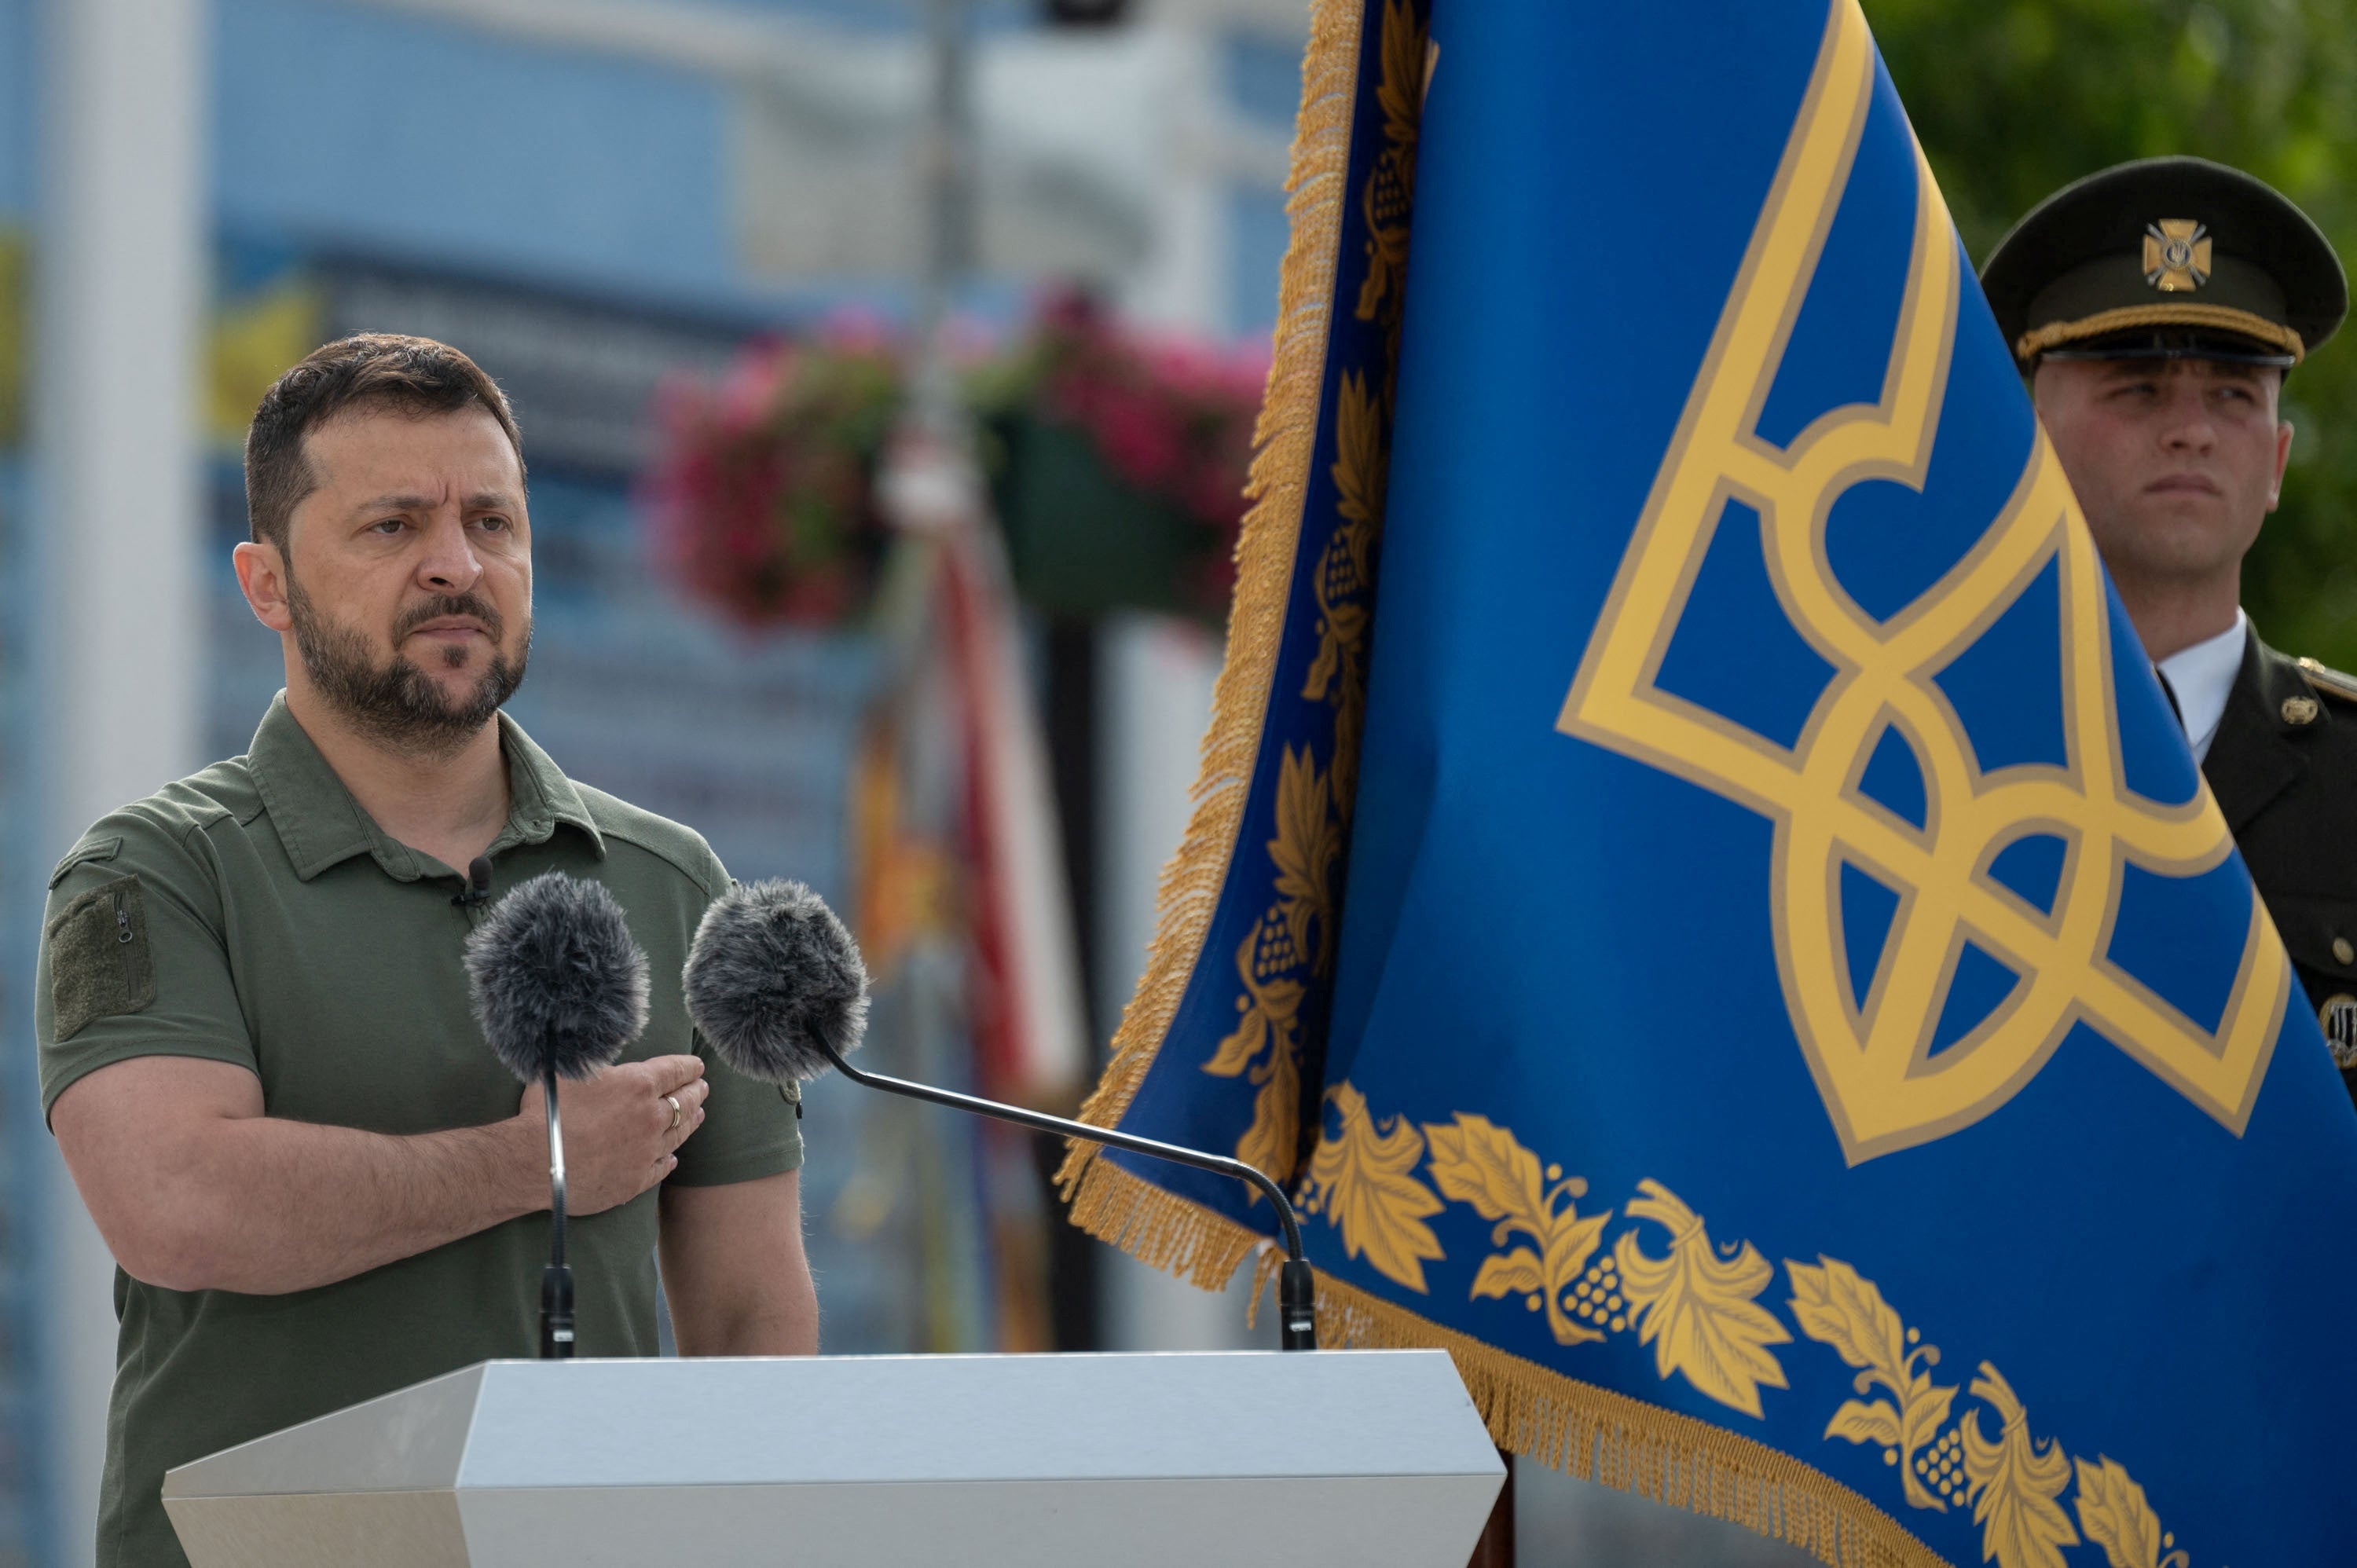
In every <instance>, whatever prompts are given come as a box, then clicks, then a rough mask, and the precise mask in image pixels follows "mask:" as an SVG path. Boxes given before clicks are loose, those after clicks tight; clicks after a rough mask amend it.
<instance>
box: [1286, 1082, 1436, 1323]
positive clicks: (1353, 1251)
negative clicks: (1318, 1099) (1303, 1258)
mask: <svg viewBox="0 0 2357 1568" xmlns="http://www.w3.org/2000/svg"><path fill="white" fill-rule="evenodd" d="M1326 1098H1327V1100H1328V1101H1330V1102H1331V1103H1332V1104H1333V1106H1334V1109H1335V1110H1336V1112H1338V1113H1339V1114H1340V1123H1341V1133H1340V1136H1338V1137H1332V1138H1327V1139H1323V1140H1321V1141H1320V1142H1319V1144H1318V1152H1317V1153H1316V1154H1315V1155H1311V1156H1310V1160H1309V1188H1308V1192H1307V1194H1305V1195H1304V1197H1303V1201H1302V1207H1303V1208H1306V1209H1308V1211H1309V1212H1310V1213H1312V1214H1321V1213H1322V1214H1324V1215H1325V1216H1326V1219H1327V1221H1328V1222H1329V1224H1331V1225H1333V1226H1334V1227H1335V1228H1336V1229H1337V1230H1340V1231H1341V1232H1342V1251H1344V1252H1345V1253H1346V1254H1348V1255H1349V1256H1351V1257H1353V1258H1355V1257H1358V1256H1360V1255H1361V1253H1363V1254H1364V1255H1365V1257H1366V1260H1367V1262H1368V1263H1369V1265H1370V1266H1372V1268H1374V1269H1375V1270H1377V1271H1378V1272H1379V1273H1382V1274H1383V1276H1384V1277H1386V1278H1388V1279H1392V1280H1396V1281H1398V1282H1399V1283H1401V1284H1404V1285H1405V1286H1406V1287H1407V1288H1408V1289H1410V1290H1412V1291H1418V1292H1421V1291H1422V1290H1423V1289H1424V1288H1425V1284H1424V1261H1425V1260H1426V1259H1428V1258H1438V1257H1439V1256H1440V1255H1441V1251H1440V1240H1439V1238H1437V1237H1436V1236H1435V1235H1433V1233H1432V1227H1431V1226H1429V1225H1426V1223H1425V1222H1424V1217H1425V1216H1426V1215H1428V1214H1437V1213H1439V1212H1440V1210H1441V1207H1442V1206H1441V1202H1440V1199H1438V1198H1437V1197H1434V1196H1433V1195H1432V1191H1431V1189H1430V1188H1429V1187H1426V1186H1425V1185H1424V1184H1423V1183H1422V1182H1420V1181H1418V1180H1416V1179H1415V1166H1416V1162H1417V1161H1418V1160H1421V1159H1422V1158H1424V1139H1423V1138H1422V1137H1420V1136H1418V1135H1417V1133H1416V1130H1415V1128H1414V1127H1413V1126H1411V1125H1409V1123H1408V1120H1407V1118H1406V1117H1405V1116H1394V1117H1392V1118H1390V1119H1389V1120H1388V1121H1387V1122H1385V1123H1384V1125H1383V1127H1382V1128H1380V1129H1379V1128H1377V1127H1376V1125H1375V1122H1374V1118H1373V1117H1372V1116H1370V1115H1369V1114H1368V1112H1367V1099H1366V1096H1364V1095H1362V1094H1361V1093H1360V1092H1359V1091H1358V1090H1355V1089H1353V1088H1351V1086H1350V1085H1349V1084H1348V1083H1338V1084H1336V1085H1335V1086H1334V1087H1333V1088H1332V1089H1329V1090H1327V1091H1326Z"/></svg>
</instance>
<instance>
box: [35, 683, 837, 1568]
mask: <svg viewBox="0 0 2357 1568" xmlns="http://www.w3.org/2000/svg"><path fill="white" fill-rule="evenodd" d="M500 736H501V740H502V742H503V744H504V746H505V749H506V754H507V763H508V781H509V785H510V789H511V798H512V804H511V808H510V811H509V815H508V822H507V826H506V828H505V829H504V830H503V831H502V832H500V836H499V838H498V839H497V840H496V841H495V842H494V843H492V845H491V848H490V860H491V865H492V866H493V885H492V892H493V895H494V897H496V896H497V894H498V892H499V891H500V888H502V887H506V886H514V885H516V884H517V883H520V882H522V881H523V880H524V879H525V878H527V877H530V876H534V875H539V874H540V873H542V872H544V871H563V872H567V873H569V874H571V875H575V876H581V877H591V878H595V879H596V880H597V881H599V882H602V883H604V884H605V885H606V886H607V887H608V889H609V890H610V891H611V892H612V893H613V894H614V896H615V897H616V898H617V899H619V901H620V903H621V906H622V908H623V909H624V910H625V911H626V912H627V913H628V915H629V918H630V930H631V934H632V935H633V936H635V937H636V938H637V939H638V941H639V944H640V946H641V947H643V948H644V949H645V950H646V953H647V958H648V961H649V962H648V969H649V972H650V978H651V981H652V988H653V989H652V998H651V1001H652V1005H651V1011H650V1014H649V1021H648V1024H647V1029H646V1033H645V1034H644V1035H642V1036H640V1038H639V1039H638V1040H637V1041H635V1042H634V1043H633V1044H632V1045H631V1047H630V1052H629V1056H630V1059H632V1060H637V1059H640V1058H647V1057H654V1056H663V1055H669V1054H673V1053H685V1052H689V1051H693V1052H694V1053H695V1054H696V1055H698V1056H701V1057H702V1058H704V1062H705V1075H706V1077H707V1078H708V1079H710V1081H711V1084H712V1096H711V1099H710V1101H708V1102H707V1104H706V1107H705V1109H706V1112H707V1118H706V1120H705V1123H704V1125H703V1126H702V1127H700V1128H699V1129H697V1131H696V1133H695V1134H694V1136H693V1137H691V1138H689V1139H688V1140H687V1142H686V1143H685V1144H682V1145H681V1147H680V1151H679V1167H678V1169H677V1170H676V1171H675V1172H674V1173H673V1175H672V1176H671V1177H670V1179H671V1180H672V1181H673V1182H677V1183H681V1184H683V1185H693V1186H717V1185H721V1184H724V1183H729V1182H739V1181H748V1180H751V1179H753V1178H755V1177H759V1176H773V1175H776V1174H778V1173H780V1172H783V1171H789V1170H792V1169H794V1168H795V1167H796V1166H797V1165H800V1164H801V1161H802V1138H801V1134H800V1132H799V1130H798V1128H797V1126H796V1121H797V1112H798V1110H799V1107H798V1106H796V1105H795V1104H793V1103H792V1102H791V1100H790V1098H789V1097H787V1096H784V1095H781V1094H780V1091H779V1090H775V1089H772V1088H768V1087H766V1086H763V1085H760V1084H757V1083H755V1082H753V1081H751V1080H750V1079H744V1078H740V1077H738V1076H737V1075H736V1074H735V1073H732V1072H731V1071H729V1069H727V1068H726V1066H724V1065H723V1064H722V1063H721V1062H719V1061H718V1060H717V1059H716V1058H715V1057H714V1056H713V1055H712V1054H711V1053H710V1052H709V1051H707V1050H705V1048H704V1045H703V1041H702V1040H701V1039H700V1038H699V1037H698V1036H696V1035H695V1034H694V1029H693V1027H692V1026H691V1025H690V1023H689V1021H688V1016H687V1012H686V1009H685V1006H684V1005H683V1002H682V1000H681V995H680V970H681V966H682V965H683V963H684V962H685V961H686V959H687V947H688V941H689V940H690V938H691V937H692V936H693V935H694V930H695V923H696V921H697V919H698V918H700V917H701V916H702V915H703V913H704V909H705V905H706V904H708V903H709V902H710V901H711V900H712V898H713V897H715V896H716V895H717V894H719V893H720V892H721V891H722V890H723V889H724V888H726V886H727V885H728V877H727V873H726V871H724V870H723V869H722V868H721V865H720V862H719V860H718V859H717V858H716V857H715V856H714V854H713V853H712V851H711V849H710V848H709V847H708V846H707V845H706V844H705V842H704V840H703V839H702V838H701V837H699V836H698V835H697V834H696V833H695V832H693V831H691V830H690V829H687V828H684V827H682V826H680V825H679V824H678V823H676V822H667V821H665V820H664V819H662V818H661V817H657V816H654V815H652V814H651V813H649V812H646V811H640V810H638V809H637V808H635V807H632V806H630V805H627V804H625V803H624V802H622V801H620V800H616V799H614V797H612V796H610V795H607V794H603V793H601V792H599V791H598V790H596V789H589V788H587V786H584V785H580V784H576V783H575V782H573V781H572V780H571V779H567V778H565V775H564V774H563V773H561V772H559V771H558V769H557V768H556V765H555V764H554V762H552V761H550V760H549V758H548V756H547V754H546V753H544V752H543V751H542V750H541V749H540V748H539V747H538V746H534V745H533V743H532V741H531V740H530V739H529V738H528V737H527V736H525V735H524V733H523V731H522V729H521V728H519V727H518V726H517V725H515V724H514V723H513V722H512V721H511V720H510V719H509V718H507V716H506V715H504V714H502V715H500ZM461 886H462V882H461V878H460V877H459V876H458V875H457V874H456V873H454V872H453V871H451V869H450V868H449V867H447V866H445V865H441V864H440V863H439V862H437V861H435V860H433V859H431V858H429V857H428V856H426V855H424V854H419V853H417V852H416V851H414V850H412V849H410V848H408V847H407V846H405V845H404V844H400V843H395V842H393V840H392V839H390V838H387V837H386V836H385V835H384V833H383V832H381V831H380V830H379V829H378V828H377V826H376V824H375V822H372V821H371V819H370V818H369V816H368V814H367V813H366V812H365V811H361V808H360V806H359V804H358V802H356V801H355V800H353V799H352V797H351V793H350V791H349V790H348V789H345V788H344V786H343V783H342V781H341V780H340V779H338V778H337V777H336V775H335V772H334V771H333V770H332V769H331V768H328V763H327V760H326V758H324V757H321V756H320V755H319V752H318V749H317V747H316V746H313V745H312V744H311V740H310V737H309V736H307V735H305V734H304V733H303V729H302V726H301V725H298V724H297V723H296V721H295V718H294V715H293V714H290V713H289V712H288V711H287V708H286V700H285V696H284V694H281V696H280V697H279V699H278V700H277V701H276V702H275V703H273V704H272V705H271V709H270V712H269V714H267V715H266V716H265V717H264V719H263V721H262V727H261V728H260V729H259V730H258V731H256V732H255V734H254V737H253V750H252V751H251V752H250V753H249V754H248V755H246V756H244V757H232V758H231V760H229V761H227V762H222V763H218V764H216V765H214V766H213V767H211V768H206V769H205V770H204V771H203V772H201V773H199V774H196V775H195V776H193V777H191V778H188V779H181V780H180V781H179V782H178V783H176V784H172V785H170V786H168V787H167V788H166V789H162V790H160V791H158V792H157V793H156V794H154V795H151V796H149V797H148V798H147V799H146V800H141V801H139V802H138V803H136V804H135V805H132V806H127V807H125V808H124V809H123V810H122V811H116V812H114V813H113V814H112V815H110V816H108V817H106V818H105V819H103V820H102V821H101V822H99V823H98V824H97V825H96V826H95V827H93V828H91V830H90V832H88V833H87V834H85V835H84V836H83V838H82V840H81V843H79V844H77V845H75V846H74V849H73V851H72V853H71V854H68V855H67V856H66V857H65V859H64V860H63V861H61V862H60V863H59V865H58V868H57V871H56V874H55V875H52V876H51V877H50V879H49V899H48V915H47V918H46V919H45V920H44V922H43V929H42V940H41V953H40V967H39V972H38V979H37V982H36V985H35V992H34V994H35V997H36V999H37V1000H36V1011H37V1028H38V1039H39V1043H40V1067H41V1101H42V1106H43V1108H44V1110H45V1111H46V1110H47V1108H48V1107H49V1106H50V1105H53V1104H55V1103H56V1101H57V1098H58V1096H59V1094H60V1093H62V1092H63V1091H64V1090H65V1089H66V1088H67V1086H68V1085H70V1084H71V1083H72V1082H74V1080H75V1079H79V1078H81V1077H82V1076H83V1075H84V1074H86V1073H90V1072H93V1071H96V1070H97V1069H100V1068H103V1067H105V1066H107V1065H109V1064H110V1063H113V1062H119V1061H123V1060H125V1059H127V1058H132V1057H142V1056H184V1057H202V1058H207V1059H208V1060H212V1061H222V1062H231V1063H234V1064H236V1065H237V1066H239V1067H242V1068H244V1069H247V1070H249V1071H251V1072H252V1073H253V1075H254V1076H255V1077H256V1078H257V1079H260V1080H261V1083H262V1096H263V1105H264V1110H265V1111H266V1112H268V1113H269V1114H270V1115H272V1116H278V1117H288V1118H292V1119H293V1120H296V1121H299V1122H318V1123H324V1124H329V1125H336V1126H345V1127H361V1128H366V1129H368V1130H370V1131H371V1132H377V1133H395V1134H406V1133H429V1132H438V1131H442V1130H445V1129H447V1128H453V1127H472V1126H480V1125H483V1124H485V1123H488V1122H497V1121H500V1120H503V1119H504V1118H507V1117H510V1116H513V1115H514V1114H515V1113H516V1111H517V1107H518V1101H519V1100H520V1098H521V1096H522V1088H521V1087H520V1086H519V1085H518V1084H517V1082H516V1080H515V1079H512V1078H511V1077H510V1076H509V1075H508V1073H507V1070H506V1069H504V1068H502V1067H500V1064H499V1063H498V1061H497V1060H495V1059H494V1058H492V1056H491V1053H490V1047H488V1046H486V1045H485V1044H484V1042H483V1036H482V1032H481V1030H480V1029H479V1027H478V1026H477V1025H476V1023H475V1020H474V1017H473V1015H472V1014H471V1013H470V1012H469V1010H468V999H467V981H466V975H465V973H464V972H463V970H462V969H461V967H460V964H459V950H460V946H461V944H462V943H463V942H464V941H465V940H466V936H467V933H468V930H469V929H472V927H473V925H474V924H475V922H476V921H477V920H479V919H480V918H482V912H483V909H484V908H486V906H482V905H475V906H468V907H461V906H458V905H457V904H454V903H453V902H452V899H453V897H454V896H455V895H456V894H457V892H458V891H459V889H460V887H461ZM655 1224H656V1197H655V1194H654V1193H653V1192H648V1193H645V1194H643V1195H642V1196H640V1197H638V1198H636V1199H634V1200H633V1201H631V1202H630V1203H627V1204H624V1205H622V1206H620V1207H619V1208H611V1209H608V1210H607V1211H606V1212H604V1213H602V1214H595V1215H590V1216H587V1217H586V1218H576V1219H573V1220H572V1222H571V1223H570V1225H568V1227H567V1228H566V1240H567V1243H568V1251H569V1261H570V1262H571V1263H572V1265H573V1273H574V1277H575V1280H576V1288H577V1291H578V1333H579V1336H580V1338H579V1346H580V1353H581V1354H582V1355H584V1356H651V1355H654V1354H655V1353H656V1341H655V1264H654V1245H655ZM547 1254H548V1220H547V1219H546V1217H545V1216H544V1215H535V1216H528V1217H526V1218H523V1219H515V1220H511V1221H509V1222H508V1223H506V1224H503V1225H497V1226H493V1227H492V1228H491V1229H490V1230H484V1231H480V1232H478V1233H477V1234H475V1235H473V1236H469V1237H468V1238H466V1239H465V1240H458V1241H453V1242H451V1243H449V1244H448V1245H447V1246H443V1247H436V1248H435V1249H434V1250H432V1251H426V1252H421V1253H418V1254H417V1255H416V1256H414V1257H410V1258H404V1259H403V1260H402V1261H401V1262H395V1263H388V1264H386V1265H385V1266H384V1267H382V1268H379V1269H372V1270H371V1271H370V1272H368V1273H363V1274H359V1275H355V1276H354V1277H352V1278H350V1279H348V1280H342V1281H339V1282H338V1283H335V1284H331V1285H323V1286H321V1287H319V1288H318V1289H317V1290H307V1291H297V1292H295V1293H293V1294H286V1295H241V1294H236V1293H235V1292H231V1291H170V1290H160V1289H157V1288H156V1287H155V1286H153V1285H149V1284H145V1283H141V1282H140V1281H138V1280H135V1279H133V1278H131V1277H130V1276H129V1275H127V1274H125V1273H123V1272H122V1271H120V1270H117V1271H116V1273H115V1278H114V1302H115V1310H116V1314H117V1316H118V1317H119V1318H120V1320H121V1323H122V1332H121V1337H120V1340H119V1344H118V1349H117V1359H116V1365H115V1378H114V1394H113V1402H112V1405H111V1408H110V1411H109V1415H108V1422H107V1451H106V1473H105V1480H104V1484H103V1488H102V1495H101V1498H100V1515H99V1544H98V1561H99V1563H100V1565H101V1568H155V1565H158V1564H179V1563H185V1562H186V1559H185V1558H184V1557H183V1555H182V1554H181V1552H180V1548H179V1543H178V1540H177V1538H175V1536H174V1535H173V1533H172V1529H171V1525H170V1523H169V1522H168V1521H167V1519H166V1518H165V1515H164V1509H163V1505H162V1503H161V1501H160V1500H159V1498H158V1496H157V1492H158V1488H159V1487H161V1486H162V1485H163V1479H164V1472H165V1471H166V1470H167V1469H169V1468H171V1467H172V1466H177V1465H180V1464H184V1463H186V1462H188V1461H189V1460H192V1459H196V1458H199V1457H201V1456H202V1455H207V1454H210V1453H213V1452H215V1451H217V1450H219V1449H222V1448H227V1447H229V1446H231V1444H238V1443H243V1442H245V1441H247V1440H249V1439H251V1438H255V1437H260V1436H263V1435H264V1434H267V1433H271V1432H275V1431H277V1430H278V1429H280V1428H282V1427H285V1426H288V1425H292V1424H293V1423H296V1422H301V1421H307V1420H310V1419H311V1418H312V1417H314V1416H318V1415H324V1414H326V1413H327V1412H329V1411H333V1410H338V1409H340V1408H342V1407H343V1406H345V1405H349V1404H351V1403H353V1402H356V1401H359V1400H365V1399H371V1398H373V1397H374V1396H376V1395H378V1394H382V1393H387V1392H390V1391H393V1390H394V1389H399V1388H404V1387H406V1386H407V1385H409V1384H411V1383H414V1382H417V1381H419V1380H422V1379H425V1378H431V1377H434V1376H436V1375H437V1374H439V1373H442V1372H447V1371H449V1370H451V1369H454V1368H457V1367H462V1366H465V1365H467V1364H468V1363H469V1362H473V1361H479V1360H482V1359H485V1358H488V1357H498V1356H526V1357H528V1356H533V1355H537V1354H538V1353H539V1344H540V1329H539V1322H540V1272H541V1267H542V1265H543V1264H544V1262H546V1260H547Z"/></svg>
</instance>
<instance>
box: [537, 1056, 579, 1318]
mask: <svg viewBox="0 0 2357 1568" xmlns="http://www.w3.org/2000/svg"><path fill="white" fill-rule="evenodd" d="M540 1087H541V1090H542V1092H543V1093H544V1095H545V1096H546V1097H547V1101H548V1267H546V1268H544V1269H543V1270H541V1271H540V1359H542V1360H544V1361H563V1360H567V1359H571V1357H572V1355H573V1269H572V1266H571V1265H570V1264H568V1263H566V1262H565V1129H564V1127H563V1126H562V1125H561V1124H560V1123H559V1122H558V1121H557V1117H556V1069H555V1067H554V1065H551V1066H548V1067H544V1068H543V1069H541V1075H540Z"/></svg>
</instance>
